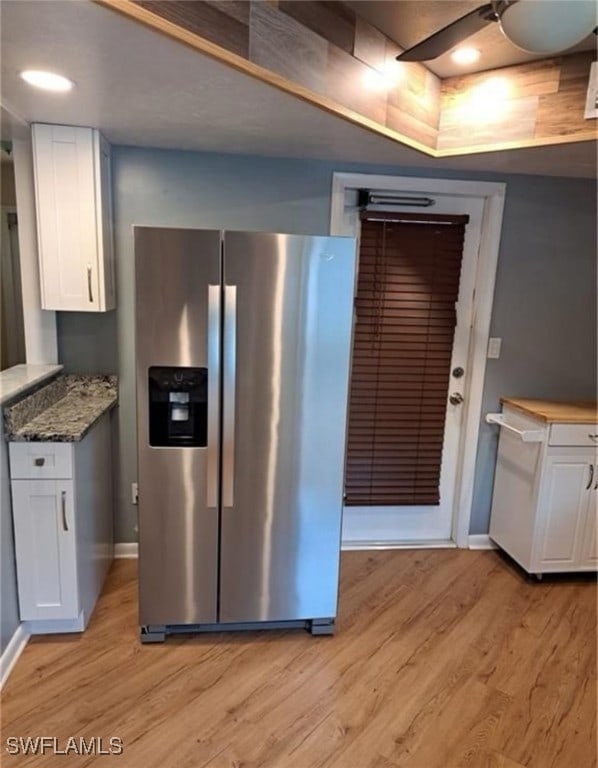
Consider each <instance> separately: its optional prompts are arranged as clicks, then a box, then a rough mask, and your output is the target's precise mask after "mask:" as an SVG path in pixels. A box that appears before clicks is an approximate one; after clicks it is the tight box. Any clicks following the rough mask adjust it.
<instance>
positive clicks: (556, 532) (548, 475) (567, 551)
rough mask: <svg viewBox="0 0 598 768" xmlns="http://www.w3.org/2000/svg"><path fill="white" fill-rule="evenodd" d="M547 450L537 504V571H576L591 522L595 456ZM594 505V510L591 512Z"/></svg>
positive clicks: (584, 450) (580, 451)
mask: <svg viewBox="0 0 598 768" xmlns="http://www.w3.org/2000/svg"><path fill="white" fill-rule="evenodd" d="M569 450H570V451H571V453H567V454H563V453H560V452H557V453H554V452H553V449H550V448H549V449H548V452H547V456H546V461H545V466H544V473H543V475H544V476H543V480H542V487H541V489H540V496H539V501H538V508H539V516H538V547H539V548H538V552H537V562H538V566H537V568H538V570H539V571H545V570H546V571H550V570H555V569H559V570H561V569H562V570H577V569H578V567H579V566H581V565H582V561H583V560H585V558H583V553H584V546H588V544H589V543H591V542H587V541H584V537H585V534H586V530H587V528H588V526H590V527H591V523H592V521H594V530H595V506H596V491H595V490H594V479H593V476H594V474H595V465H596V456H595V453H594V452H593V451H592V450H591V449H587V448H580V449H578V450H576V449H573V450H571V449H569ZM592 505H593V509H592V508H591V507H592Z"/></svg>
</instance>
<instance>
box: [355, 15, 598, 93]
mask: <svg viewBox="0 0 598 768" xmlns="http://www.w3.org/2000/svg"><path fill="white" fill-rule="evenodd" d="M487 2H488V0H393V1H392V2H389V0H355V2H351V0H348V2H347V5H349V6H351V8H353V10H354V11H355V12H356V13H357V14H358V15H359V16H362V17H363V18H364V19H366V20H367V21H369V22H370V24H373V25H374V26H375V27H378V29H380V30H381V31H382V32H384V33H385V34H386V35H387V36H388V37H390V38H391V39H392V40H394V41H395V42H396V43H398V45H400V46H401V48H403V49H406V48H410V47H411V46H413V45H415V44H416V43H419V42H421V41H422V40H425V38H426V37H429V35H432V34H433V33H434V32H437V31H438V30H440V29H442V28H443V27H445V26H447V24H451V23H452V22H453V21H456V20H457V19H459V18H460V17H461V16H465V14H466V13H469V12H470V11H473V10H475V9H476V8H479V7H480V6H482V5H485V4H486V3H487ZM543 2H547V3H548V2H551V0H543ZM571 2H573V0H571ZM541 5H542V3H538V6H539V7H538V11H539V12H541ZM463 45H468V46H472V47H474V48H477V49H478V50H479V51H480V54H481V55H480V58H479V59H478V61H477V62H475V63H474V64H468V65H465V66H464V65H459V64H455V62H454V61H453V60H452V59H451V57H450V52H449V53H445V54H444V55H443V56H439V57H438V58H437V59H434V60H432V61H426V62H425V65H426V66H427V67H428V68H429V69H431V70H432V72H435V73H436V74H437V75H438V76H439V77H443V78H444V77H452V76H453V75H462V74H464V73H469V72H481V71H483V70H486V69H497V68H498V67H507V66H510V65H512V64H523V63H525V62H526V61H534V60H536V59H541V58H545V57H543V56H542V55H534V54H531V53H526V52H525V51H521V50H519V48H516V47H515V46H514V45H513V44H512V43H510V42H509V41H508V40H507V38H506V37H505V36H504V35H503V34H502V32H501V31H500V28H499V25H498V24H496V23H490V24H488V25H487V26H486V27H484V29H482V30H480V31H479V32H477V33H476V34H475V35H472V36H471V37H469V38H468V39H467V41H464V43H463ZM595 48H596V36H595V35H593V34H591V35H589V36H588V37H587V38H586V39H585V40H583V41H582V42H581V43H580V44H579V45H576V46H575V47H574V48H571V51H570V52H574V51H590V50H594V49H595Z"/></svg>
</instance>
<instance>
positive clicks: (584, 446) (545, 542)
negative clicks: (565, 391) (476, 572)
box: [486, 398, 598, 576]
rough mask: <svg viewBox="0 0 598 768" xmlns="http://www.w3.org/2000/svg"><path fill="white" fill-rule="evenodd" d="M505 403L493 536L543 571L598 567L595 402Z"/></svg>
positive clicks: (498, 419) (496, 418)
mask: <svg viewBox="0 0 598 768" xmlns="http://www.w3.org/2000/svg"><path fill="white" fill-rule="evenodd" d="M501 403H502V406H503V410H502V413H501V414H488V416H487V417H486V420H487V421H488V422H489V423H495V424H497V425H498V426H499V427H500V439H499V447H498V458H497V462H496V474H495V480H494V495H493V499H492V512H491V517H490V538H491V539H492V540H493V541H494V542H495V543H496V544H497V545H498V546H499V547H500V548H501V549H503V550H504V551H505V552H507V553H508V554H509V555H510V556H511V557H512V558H513V559H514V560H516V561H517V562H518V563H519V565H521V566H522V567H523V568H524V569H525V570H526V571H527V572H528V573H532V574H536V575H538V576H539V575H541V574H543V573H560V572H570V571H595V570H597V566H598V546H597V530H596V515H597V499H598V415H597V410H596V403H589V402H584V403H566V402H555V401H546V400H529V399H521V398H503V399H502V400H501Z"/></svg>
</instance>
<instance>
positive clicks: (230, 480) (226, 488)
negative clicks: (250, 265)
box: [222, 285, 237, 507]
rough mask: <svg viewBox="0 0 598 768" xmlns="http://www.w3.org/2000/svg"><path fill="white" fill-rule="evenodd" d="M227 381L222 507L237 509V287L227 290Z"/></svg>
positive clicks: (225, 302) (225, 346) (225, 366)
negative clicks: (235, 507) (235, 505)
mask: <svg viewBox="0 0 598 768" xmlns="http://www.w3.org/2000/svg"><path fill="white" fill-rule="evenodd" d="M223 355H224V378H223V398H222V409H223V414H222V506H223V507H232V506H234V479H235V387H236V378H237V286H236V285H225V286H224V351H223Z"/></svg>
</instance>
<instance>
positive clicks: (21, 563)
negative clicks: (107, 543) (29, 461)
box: [12, 480, 79, 621]
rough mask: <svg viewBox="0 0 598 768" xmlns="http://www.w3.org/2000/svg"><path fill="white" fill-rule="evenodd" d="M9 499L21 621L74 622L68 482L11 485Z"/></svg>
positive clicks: (75, 602) (73, 553) (70, 487)
mask: <svg viewBox="0 0 598 768" xmlns="http://www.w3.org/2000/svg"><path fill="white" fill-rule="evenodd" d="M12 496H13V519H14V532H15V553H16V561H17V576H18V586H19V608H20V616H21V619H22V620H23V621H27V620H35V619H75V618H77V616H78V614H79V599H78V588H77V559H76V550H75V515H74V506H73V482H72V480H13V481H12Z"/></svg>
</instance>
